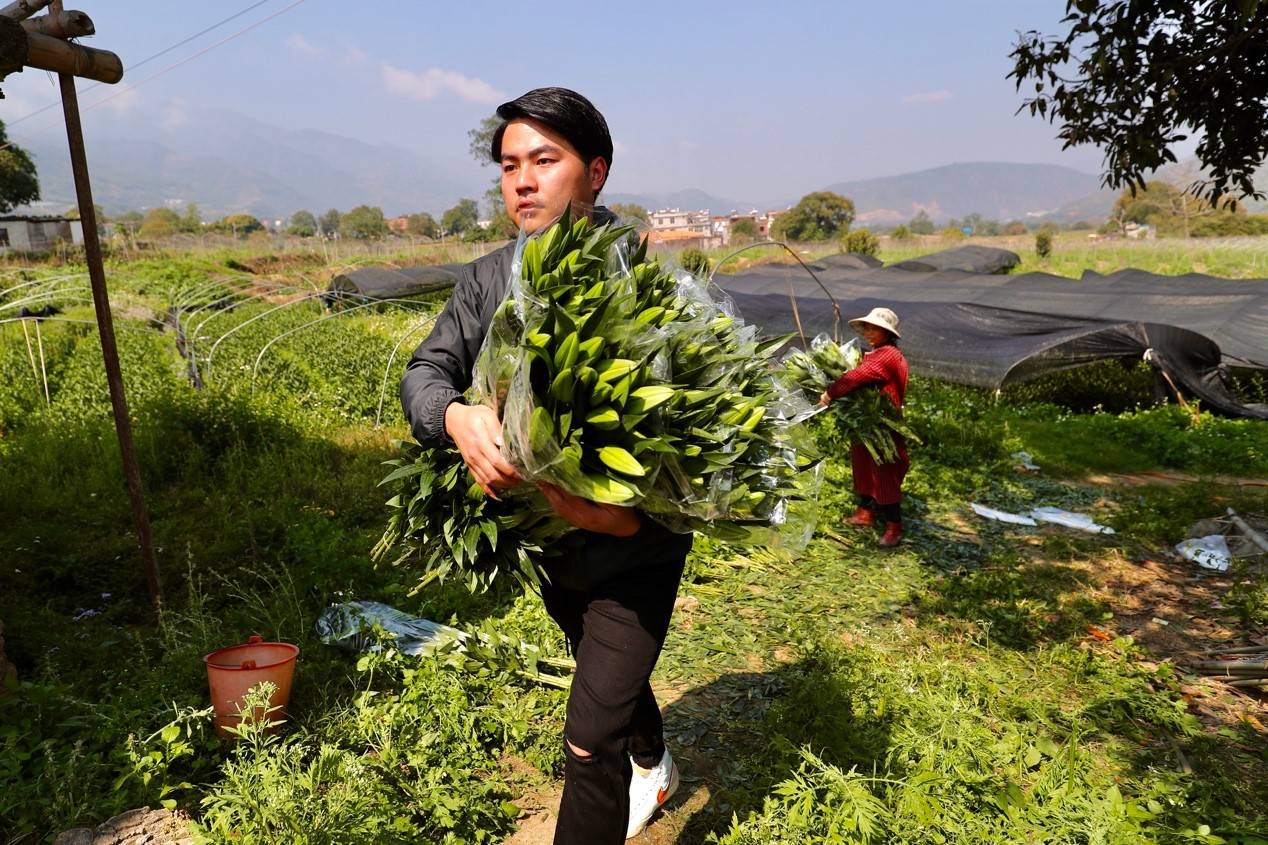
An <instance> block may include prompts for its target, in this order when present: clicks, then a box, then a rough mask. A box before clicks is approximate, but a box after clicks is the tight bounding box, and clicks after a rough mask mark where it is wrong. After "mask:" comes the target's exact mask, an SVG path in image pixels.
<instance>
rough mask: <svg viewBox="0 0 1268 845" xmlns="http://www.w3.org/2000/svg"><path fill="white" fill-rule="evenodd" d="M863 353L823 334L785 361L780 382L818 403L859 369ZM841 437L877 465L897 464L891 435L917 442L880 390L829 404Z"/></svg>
mask: <svg viewBox="0 0 1268 845" xmlns="http://www.w3.org/2000/svg"><path fill="white" fill-rule="evenodd" d="M862 360H863V353H862V352H861V351H860V350H859V347H858V343H857V342H856V341H853V340H851V341H849V342H847V343H842V344H838V343H836V342H834V341H833V340H832V338H830V337H828V336H827V335H826V334H821V335H818V336H816V337H815V338H814V340H812V341H811V342H810V346H809V348H807V349H797V350H794V351H792V352H790V353H789V354H788V355H787V356H786V357H785V358H784V364H783V378H784V379H785V381H786V382H787V383H788V384H790V385H796V386H797V387H799V388H800V389H801V390H802V391H803V392H804V395H805V397H806V399H807V400H811V401H816V402H817V401H818V399H819V396H820V395H821V394H822V393H823V392H824V391H825V390H827V389H828V386H829V385H831V384H832V383H833V382H835V381H836V380H837V379H838V378H840V377H841V375H842V374H843V373H846V372H849V371H850V370H852V369H854V368H855V367H857V366H858V365H859V363H860V362H861V361H862ZM832 411H833V413H834V414H835V415H836V418H837V422H838V425H839V426H840V427H841V430H842V433H843V434H844V435H845V436H846V437H847V438H848V439H850V440H856V441H858V442H860V443H862V444H863V446H864V447H865V448H866V449H867V451H868V452H869V453H870V454H871V456H872V458H873V459H875V460H876V462H877V463H889V462H891V461H895V460H898V446H897V444H895V442H894V434H900V435H902V436H903V437H904V438H906V439H907V440H909V441H913V442H917V443H918V442H919V438H917V437H916V435H915V434H913V433H912V431H911V429H909V428H908V427H907V425H906V423H904V422H903V417H902V412H901V411H900V410H899V409H898V408H896V407H895V406H894V403H893V402H891V401H890V399H889V397H888V396H886V395H885V394H884V393H883V392H881V391H880V390H856V391H854V392H853V393H850V394H849V395H847V396H844V397H842V398H841V399H838V400H837V401H835V402H833V403H832Z"/></svg>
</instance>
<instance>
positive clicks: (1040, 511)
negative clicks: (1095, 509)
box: [1030, 505, 1114, 534]
mask: <svg viewBox="0 0 1268 845" xmlns="http://www.w3.org/2000/svg"><path fill="white" fill-rule="evenodd" d="M1030 516H1031V518H1033V519H1036V520H1038V521H1040V522H1052V523H1055V524H1057V525H1064V526H1065V527H1066V528H1075V529H1078V530H1079V531H1090V532H1092V533H1093V534H1113V533H1114V529H1113V528H1110V527H1109V526H1107V525H1101V524H1099V523H1097V522H1096V521H1094V520H1093V519H1092V517H1090V516H1088V515H1087V514H1083V513H1075V512H1074V511H1067V510H1063V509H1061V508H1054V507H1049V506H1046V505H1045V506H1043V507H1038V508H1034V509H1033V510H1031V512H1030Z"/></svg>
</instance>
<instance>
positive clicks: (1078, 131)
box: [1008, 0, 1268, 205]
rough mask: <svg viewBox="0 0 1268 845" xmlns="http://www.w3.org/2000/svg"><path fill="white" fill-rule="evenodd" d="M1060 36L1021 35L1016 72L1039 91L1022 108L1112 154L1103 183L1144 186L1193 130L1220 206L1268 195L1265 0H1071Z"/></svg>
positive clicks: (1202, 188) (1069, 141) (1206, 184)
mask: <svg viewBox="0 0 1268 845" xmlns="http://www.w3.org/2000/svg"><path fill="white" fill-rule="evenodd" d="M1061 25H1062V27H1063V28H1064V29H1065V30H1066V31H1065V33H1064V34H1063V35H1058V36H1055V37H1053V36H1048V35H1044V34H1042V33H1039V32H1035V31H1031V32H1027V33H1024V34H1022V35H1021V36H1020V37H1019V40H1018V41H1017V43H1016V44H1015V46H1014V48H1013V51H1012V53H1011V54H1010V58H1011V59H1012V60H1013V69H1012V71H1011V72H1010V73H1009V74H1008V76H1009V78H1012V79H1015V80H1016V82H1017V90H1018V91H1020V90H1021V89H1022V87H1023V86H1024V85H1025V84H1026V83H1028V82H1029V83H1031V84H1032V85H1033V87H1034V96H1033V97H1030V98H1028V99H1026V100H1025V101H1024V102H1023V104H1022V106H1021V108H1019V109H1018V111H1021V110H1023V109H1029V111H1030V113H1031V114H1032V115H1038V116H1040V117H1043V118H1046V119H1047V120H1048V121H1049V122H1051V123H1053V124H1059V125H1060V129H1059V130H1058V132H1057V137H1059V138H1061V139H1062V140H1063V141H1064V142H1065V146H1066V147H1074V146H1079V145H1082V144H1093V145H1095V146H1097V147H1100V148H1101V150H1102V151H1103V152H1104V156H1105V157H1104V166H1103V174H1102V181H1103V183H1104V184H1105V185H1106V186H1108V187H1111V188H1122V187H1130V186H1135V187H1136V188H1143V187H1144V186H1145V177H1146V175H1147V174H1149V173H1151V172H1152V171H1155V170H1157V169H1158V168H1160V167H1162V166H1163V165H1164V164H1167V163H1168V162H1174V161H1175V160H1176V158H1175V153H1174V152H1173V151H1172V146H1173V145H1174V144H1176V143H1177V142H1179V141H1183V140H1185V139H1186V138H1188V137H1189V135H1190V133H1196V135H1197V136H1198V137H1199V138H1200V141H1199V142H1198V145H1197V149H1196V151H1195V152H1196V154H1197V158H1198V160H1199V161H1200V162H1201V163H1202V165H1203V169H1204V170H1205V171H1206V172H1207V174H1208V178H1207V179H1205V180H1202V181H1199V182H1196V183H1195V185H1194V188H1195V190H1197V191H1199V192H1201V193H1202V194H1204V195H1205V196H1206V198H1207V200H1208V202H1210V203H1211V204H1212V205H1214V204H1216V203H1218V202H1219V201H1220V200H1221V199H1222V198H1223V197H1224V196H1225V195H1226V194H1228V193H1230V192H1235V193H1237V194H1241V195H1243V196H1249V197H1254V198H1256V199H1259V198H1262V192H1261V191H1259V190H1257V189H1256V188H1255V184H1254V181H1253V177H1254V174H1255V170H1256V168H1257V167H1258V165H1259V164H1260V162H1262V161H1264V159H1265V158H1268V133H1265V132H1264V131H1263V127H1264V126H1265V125H1266V124H1268V62H1265V61H1264V60H1263V57H1264V55H1266V54H1268V3H1260V2H1257V0H1208V2H1203V3H1195V2H1193V0H1068V2H1067V3H1066V16H1065V17H1064V18H1063V19H1062V21H1061Z"/></svg>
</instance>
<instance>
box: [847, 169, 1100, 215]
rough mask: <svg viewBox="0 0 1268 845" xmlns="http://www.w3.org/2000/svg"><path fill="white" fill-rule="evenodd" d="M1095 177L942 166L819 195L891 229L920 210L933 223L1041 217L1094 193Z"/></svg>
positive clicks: (851, 184)
mask: <svg viewBox="0 0 1268 845" xmlns="http://www.w3.org/2000/svg"><path fill="white" fill-rule="evenodd" d="M1099 183H1100V178H1099V177H1098V176H1095V175H1093V174H1091V173H1083V172H1082V171H1079V170H1074V169H1073V168H1069V167H1062V166H1060V165H1055V164H1013V163H1008V162H975V163H961V164H948V165H944V166H942V167H934V168H930V169H928V170H917V171H914V172H912V173H903V174H899V175H897V176H881V177H878V178H875V179H862V180H856V181H852V182H837V183H835V184H832V185H828V186H826V187H825V188H824V190H828V191H833V192H835V193H838V194H842V195H843V196H847V197H849V198H850V199H851V200H853V201H854V207H855V209H856V211H857V213H858V220H859V222H860V223H863V224H867V223H872V224H874V225H892V224H896V223H904V222H906V221H908V220H910V219H911V218H912V217H913V216H915V215H916V214H917V213H918V212H920V211H921V210H923V211H925V212H926V213H927V214H928V215H929V216H930V217H932V218H933V219H934V221H935V222H939V223H941V222H945V221H946V220H948V219H950V218H952V217H963V216H964V215H966V214H971V213H973V212H977V213H979V214H981V215H982V216H984V217H987V218H993V219H996V220H1026V219H1035V218H1040V217H1044V216H1046V215H1048V214H1051V213H1053V212H1055V211H1056V210H1057V209H1059V208H1061V207H1062V206H1063V205H1065V204H1066V203H1070V202H1074V201H1076V200H1080V199H1085V198H1087V197H1088V196H1089V195H1092V194H1095V193H1096V192H1097V190H1098V187H1099Z"/></svg>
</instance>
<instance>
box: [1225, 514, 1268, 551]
mask: <svg viewBox="0 0 1268 845" xmlns="http://www.w3.org/2000/svg"><path fill="white" fill-rule="evenodd" d="M1228 518H1229V519H1231V520H1232V521H1233V524H1234V525H1236V526H1237V529H1238V530H1239V531H1241V532H1242V533H1243V534H1245V535H1246V536H1247V537H1248V538H1249V539H1250V541H1251V542H1252V543H1254V544H1255V545H1256V546H1259V548H1261V549H1263V550H1264V552H1265V553H1268V537H1265V536H1264V535H1263V534H1260V533H1259V532H1258V531H1256V530H1255V529H1254V528H1251V527H1250V525H1249V523H1247V522H1246V520H1244V519H1242V518H1241V517H1240V516H1238V515H1237V511H1235V510H1233V509H1232V508H1229V509H1228Z"/></svg>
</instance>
